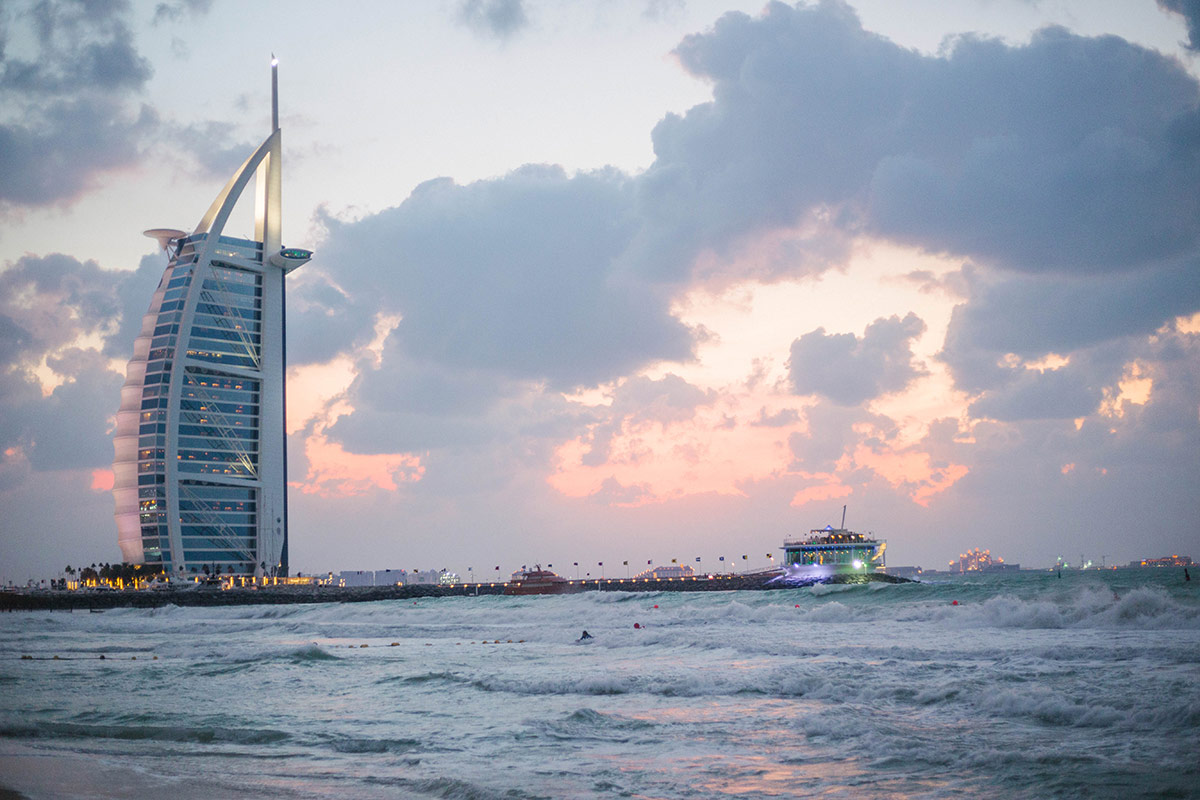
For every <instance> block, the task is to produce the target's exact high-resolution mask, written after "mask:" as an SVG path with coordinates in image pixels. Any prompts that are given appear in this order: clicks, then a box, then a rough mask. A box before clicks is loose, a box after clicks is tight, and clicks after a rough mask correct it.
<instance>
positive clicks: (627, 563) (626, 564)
mask: <svg viewBox="0 0 1200 800" xmlns="http://www.w3.org/2000/svg"><path fill="white" fill-rule="evenodd" d="M621 563H622V564H624V565H625V566H627V567H628V566H629V562H628V561H622V562H621Z"/></svg>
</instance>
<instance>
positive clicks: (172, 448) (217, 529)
mask: <svg viewBox="0 0 1200 800" xmlns="http://www.w3.org/2000/svg"><path fill="white" fill-rule="evenodd" d="M271 80H272V123H273V124H272V128H273V130H272V132H271V135H270V136H268V137H267V139H266V141H264V142H263V143H262V145H260V146H259V148H258V149H257V150H256V151H254V153H253V154H252V155H251V156H250V157H249V158H248V159H246V161H245V163H243V164H242V166H241V168H239V169H238V171H237V172H236V173H235V174H234V175H233V177H232V178H230V179H229V183H227V184H226V185H225V188H224V189H223V190H222V191H221V193H220V194H219V195H217V198H216V200H214V201H213V203H212V205H211V206H210V207H209V209H208V211H207V213H205V214H204V217H203V218H202V219H201V220H200V224H199V225H197V226H196V229H195V230H194V231H192V232H191V233H190V234H188V233H185V232H184V231H176V230H171V229H155V230H151V231H147V232H146V233H147V235H149V236H152V237H154V238H157V239H158V240H159V241H160V243H162V244H163V246H164V247H165V248H166V249H167V251H168V253H169V257H170V260H169V261H168V263H167V268H166V270H165V271H164V272H163V276H162V280H160V281H159V285H158V289H157V290H156V291H155V292H154V295H153V297H152V298H151V301H150V310H149V311H147V312H146V315H145V316H144V317H143V318H142V330H141V333H140V335H139V336H138V338H137V340H136V341H135V342H134V348H133V358H132V359H130V361H129V367H128V369H127V373H126V380H125V385H124V387H123V388H122V389H121V408H120V411H119V412H118V413H117V429H116V433H115V436H114V440H113V446H114V449H115V451H116V456H115V460H114V463H113V471H114V473H115V483H114V485H113V495H114V498H115V501H116V513H115V516H116V520H117V538H118V542H119V544H120V546H121V554H122V556H123V558H124V560H125V561H127V562H129V563H133V564H145V565H147V566H148V567H150V568H152V569H153V570H155V571H157V569H158V568H161V569H162V570H163V571H165V572H166V573H167V574H168V575H170V576H172V577H185V576H186V577H191V576H193V575H195V574H196V573H201V572H217V571H219V572H221V573H226V574H240V575H248V574H255V575H286V574H287V570H288V553H287V450H286V440H285V434H284V366H285V352H284V277H285V276H286V275H287V274H288V273H289V272H291V271H292V270H293V269H296V268H297V267H299V266H301V265H303V264H304V263H305V262H307V261H308V260H309V258H311V256H312V254H311V253H310V252H309V251H307V250H297V249H286V248H282V247H281V246H280V239H281V232H280V166H281V165H280V131H279V114H278V100H277V97H278V95H277V91H276V86H277V83H276V65H275V62H274V61H272V65H271ZM252 177H254V178H256V181H255V183H256V187H255V241H250V240H248V239H238V238H233V237H229V236H223V235H222V231H223V230H224V227H225V224H226V221H227V220H228V218H229V214H230V212H231V211H232V210H233V208H234V206H235V205H236V203H237V201H238V198H239V197H240V196H241V195H242V192H243V191H244V190H245V189H246V187H247V185H248V184H249V182H250V179H251V178H252ZM206 568H207V569H206Z"/></svg>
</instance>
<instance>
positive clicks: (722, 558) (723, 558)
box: [717, 556, 725, 561]
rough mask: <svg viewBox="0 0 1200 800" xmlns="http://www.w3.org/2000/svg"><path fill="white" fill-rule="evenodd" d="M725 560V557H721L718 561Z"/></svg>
mask: <svg viewBox="0 0 1200 800" xmlns="http://www.w3.org/2000/svg"><path fill="white" fill-rule="evenodd" d="M724 560H725V556H721V557H720V558H718V559H717V561H724Z"/></svg>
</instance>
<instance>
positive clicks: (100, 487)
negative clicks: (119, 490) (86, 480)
mask: <svg viewBox="0 0 1200 800" xmlns="http://www.w3.org/2000/svg"><path fill="white" fill-rule="evenodd" d="M115 479H116V477H115V476H114V475H113V471H112V470H111V469H94V470H92V486H91V489H92V491H93V492H111V491H112V488H113V481H114V480H115Z"/></svg>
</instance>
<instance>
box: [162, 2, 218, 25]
mask: <svg viewBox="0 0 1200 800" xmlns="http://www.w3.org/2000/svg"><path fill="white" fill-rule="evenodd" d="M211 8H212V0H176V2H171V3H159V4H158V5H157V6H155V7H154V20H153V25H154V26H155V27H157V26H159V25H162V24H175V23H179V22H183V21H184V20H185V19H186V18H187V17H193V18H195V17H202V16H204V15H205V14H207V13H208V12H209V10H210V9H211Z"/></svg>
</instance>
